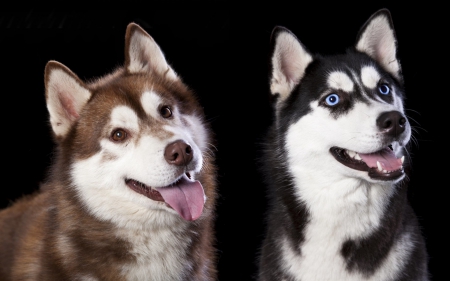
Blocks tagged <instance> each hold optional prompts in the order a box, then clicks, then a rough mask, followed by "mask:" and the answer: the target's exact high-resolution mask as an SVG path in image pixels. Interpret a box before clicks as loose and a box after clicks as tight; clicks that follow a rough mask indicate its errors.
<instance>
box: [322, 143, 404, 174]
mask: <svg viewBox="0 0 450 281" xmlns="http://www.w3.org/2000/svg"><path fill="white" fill-rule="evenodd" d="M330 152H331V154H332V155H333V156H334V158H335V159H336V160H337V161H339V162H340V163H341V164H343V165H345V166H347V167H349V168H352V169H355V170H358V171H365V172H368V175H369V177H370V178H372V179H377V180H384V181H391V180H396V179H398V178H400V177H402V176H403V175H404V173H405V172H404V170H403V160H404V156H402V157H401V158H400V159H397V157H395V154H394V152H393V150H392V146H390V145H389V146H388V147H386V148H384V149H382V150H379V151H377V152H374V153H367V154H365V153H358V152H355V151H352V150H348V149H344V148H340V147H336V146H334V147H332V148H330Z"/></svg>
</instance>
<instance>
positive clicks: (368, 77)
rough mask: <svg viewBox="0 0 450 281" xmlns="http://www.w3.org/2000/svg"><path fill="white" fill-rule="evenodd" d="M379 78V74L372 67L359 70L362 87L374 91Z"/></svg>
mask: <svg viewBox="0 0 450 281" xmlns="http://www.w3.org/2000/svg"><path fill="white" fill-rule="evenodd" d="M380 78H381V76H380V74H379V73H378V71H377V70H376V69H375V68H374V67H372V66H364V67H363V68H362V69H361V81H362V82H363V84H364V86H366V87H367V88H369V89H375V87H376V86H377V84H378V81H380Z"/></svg>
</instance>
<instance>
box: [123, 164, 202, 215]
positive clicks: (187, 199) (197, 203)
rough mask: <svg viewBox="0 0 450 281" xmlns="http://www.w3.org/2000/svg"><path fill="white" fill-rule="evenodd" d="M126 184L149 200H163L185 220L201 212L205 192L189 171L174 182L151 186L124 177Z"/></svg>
mask: <svg viewBox="0 0 450 281" xmlns="http://www.w3.org/2000/svg"><path fill="white" fill-rule="evenodd" d="M125 183H126V185H127V186H128V187H129V188H130V189H132V190H133V191H135V192H137V193H139V194H142V195H144V196H146V197H148V198H150V199H151V200H154V201H158V202H164V203H165V204H166V205H167V206H168V207H170V208H172V209H174V210H175V211H177V213H178V214H179V215H180V216H181V217H182V218H184V219H185V220H189V221H192V220H196V219H198V218H199V217H200V215H201V214H202V212H203V205H204V203H205V193H204V191H203V186H202V185H201V183H200V182H199V181H196V180H192V179H191V176H190V174H189V173H186V174H183V176H182V177H181V178H180V179H178V180H177V181H175V182H174V183H172V184H170V185H168V186H164V187H157V188H152V187H150V186H148V185H145V184H143V183H142V182H139V181H137V180H134V179H126V180H125Z"/></svg>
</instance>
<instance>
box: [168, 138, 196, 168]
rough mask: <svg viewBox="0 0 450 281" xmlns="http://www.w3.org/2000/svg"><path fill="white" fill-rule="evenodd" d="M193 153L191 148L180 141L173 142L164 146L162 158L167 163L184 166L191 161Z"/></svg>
mask: <svg viewBox="0 0 450 281" xmlns="http://www.w3.org/2000/svg"><path fill="white" fill-rule="evenodd" d="M193 157H194V151H193V150H192V148H191V146H190V145H189V144H187V143H186V142H184V141H182V140H177V141H174V142H172V143H170V144H168V145H167V146H166V149H165V150H164V158H165V159H166V161H167V163H169V164H173V165H176V166H186V165H187V164H189V163H190V162H191V161H192V158H193Z"/></svg>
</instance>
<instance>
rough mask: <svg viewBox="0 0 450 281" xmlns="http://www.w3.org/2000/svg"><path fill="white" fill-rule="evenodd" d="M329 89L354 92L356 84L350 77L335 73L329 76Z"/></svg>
mask: <svg viewBox="0 0 450 281" xmlns="http://www.w3.org/2000/svg"><path fill="white" fill-rule="evenodd" d="M327 83H328V87H330V88H332V89H339V90H343V91H345V92H352V91H353V88H354V83H353V81H352V80H351V79H350V77H348V75H347V74H346V73H344V72H341V71H333V72H331V73H330V74H329V75H328V80H327Z"/></svg>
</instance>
